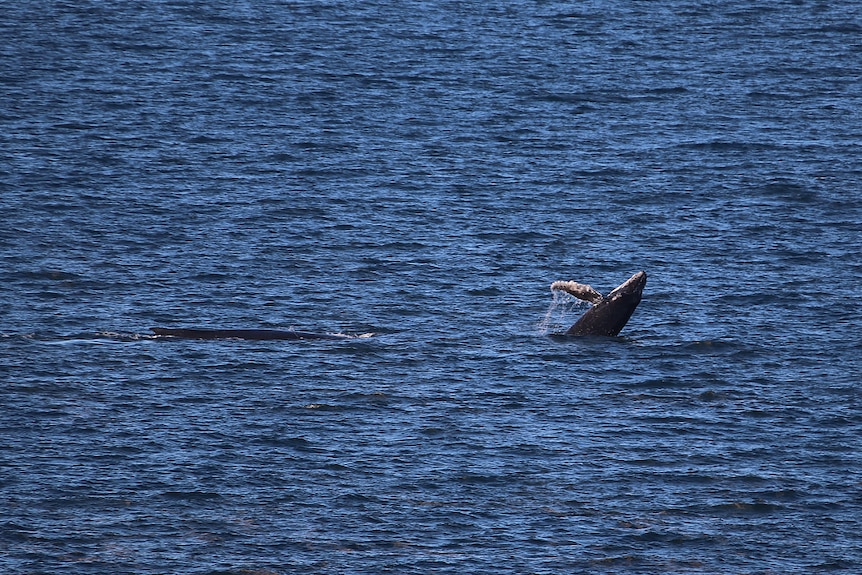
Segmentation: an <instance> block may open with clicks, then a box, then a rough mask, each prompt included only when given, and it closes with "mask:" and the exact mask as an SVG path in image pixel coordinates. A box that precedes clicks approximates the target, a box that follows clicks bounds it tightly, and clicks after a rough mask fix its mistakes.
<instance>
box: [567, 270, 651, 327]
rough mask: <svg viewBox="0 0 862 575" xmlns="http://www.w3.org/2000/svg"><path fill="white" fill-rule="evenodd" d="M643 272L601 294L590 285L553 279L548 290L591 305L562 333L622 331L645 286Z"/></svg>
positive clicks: (645, 279)
mask: <svg viewBox="0 0 862 575" xmlns="http://www.w3.org/2000/svg"><path fill="white" fill-rule="evenodd" d="M646 282H647V275H646V272H643V271H640V272H638V273H636V274H634V275H633V276H632V277H630V278H629V279H627V280H626V281H625V282H623V283H622V284H621V285H620V286H618V287H617V288H615V289H614V290H613V291H611V293H609V294H608V295H606V296H603V295H602V294H601V293H599V292H598V291H596V290H595V289H594V288H593V287H592V286H590V285H587V284H581V283H577V282H574V281H555V282H554V283H552V284H551V291H564V292H566V293H568V294H570V295H573V296H574V297H576V298H578V299H580V300H583V301H587V302H589V303H591V304H593V305H592V307H591V308H590V309H588V310H587V311H586V313H584V315H582V316H581V317H580V319H578V321H576V322H575V324H574V325H573V326H572V327H570V328H569V329H568V331H566V333H565V335H576V336H581V335H602V336H609V337H616V336H617V335H619V333H620V332H621V331H622V330H623V328H624V327H625V326H626V324H627V323H628V322H629V319H630V318H631V317H632V314H633V313H634V311H635V308H637V307H638V304H639V303H640V302H641V297H643V291H644V287H646Z"/></svg>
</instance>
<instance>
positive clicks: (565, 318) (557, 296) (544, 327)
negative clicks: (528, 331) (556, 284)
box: [536, 290, 589, 335]
mask: <svg viewBox="0 0 862 575" xmlns="http://www.w3.org/2000/svg"><path fill="white" fill-rule="evenodd" d="M551 293H552V294H553V296H554V297H553V299H552V300H551V304H550V306H548V311H547V312H546V313H545V317H544V318H543V319H542V321H540V322H539V324H538V325H537V326H536V329H537V331H538V332H539V334H540V335H549V334H553V333H564V332H565V331H566V330H567V329H569V326H570V325H571V324H572V323H574V320H572V319H569V316H570V315H573V314H574V313H577V312H579V311H580V310H581V309H582V308H584V307H587V306H588V305H589V304H588V303H587V302H584V301H581V300H579V299H576V298H575V297H573V296H571V295H570V294H568V293H566V292H564V291H560V290H552V291H551Z"/></svg>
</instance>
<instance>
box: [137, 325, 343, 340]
mask: <svg viewBox="0 0 862 575" xmlns="http://www.w3.org/2000/svg"><path fill="white" fill-rule="evenodd" d="M150 329H151V330H152V331H153V333H154V334H156V335H159V336H166V337H180V338H184V339H249V340H257V341H263V340H276V339H292V340H295V339H345V338H347V337H349V336H346V335H335V334H331V333H313V332H310V331H294V330H292V329H289V330H284V329H198V328H181V329H179V328H178V329H174V328H166V327H153V328H150Z"/></svg>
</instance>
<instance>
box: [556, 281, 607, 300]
mask: <svg viewBox="0 0 862 575" xmlns="http://www.w3.org/2000/svg"><path fill="white" fill-rule="evenodd" d="M551 291H564V292H566V293H567V294H570V295H573V296H575V297H576V298H578V299H582V300H584V301H588V302H590V303H592V304H598V303H601V302H602V300H604V299H605V298H604V296H602V294H600V293H599V292H597V291H596V290H595V289H593V286H590V285H587V284H579V283H578V282H572V281H568V282H565V281H555V282H554V283H552V284H551Z"/></svg>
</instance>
